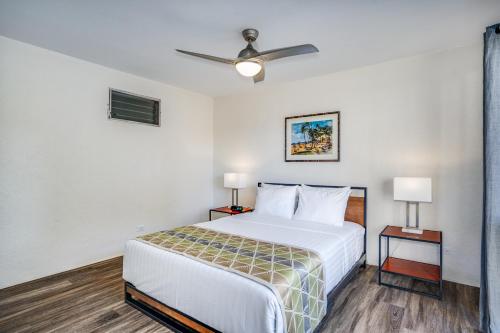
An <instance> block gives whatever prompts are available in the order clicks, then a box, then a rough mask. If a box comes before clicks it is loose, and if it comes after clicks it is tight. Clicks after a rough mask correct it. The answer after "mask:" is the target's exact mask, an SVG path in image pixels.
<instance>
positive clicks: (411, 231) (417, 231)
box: [401, 228, 424, 235]
mask: <svg viewBox="0 0 500 333" xmlns="http://www.w3.org/2000/svg"><path fill="white" fill-rule="evenodd" d="M401 231H402V232H406V233H409V234H419V235H421V234H423V233H424V231H423V230H422V229H417V228H403V230H401Z"/></svg>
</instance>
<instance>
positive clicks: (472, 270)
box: [214, 45, 482, 286]
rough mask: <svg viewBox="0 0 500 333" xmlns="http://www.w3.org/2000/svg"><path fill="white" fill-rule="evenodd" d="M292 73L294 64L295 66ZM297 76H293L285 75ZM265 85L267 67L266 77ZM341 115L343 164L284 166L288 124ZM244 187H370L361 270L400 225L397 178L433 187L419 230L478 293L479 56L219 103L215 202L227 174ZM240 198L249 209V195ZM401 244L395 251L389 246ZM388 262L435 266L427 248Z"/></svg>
mask: <svg viewBox="0 0 500 333" xmlns="http://www.w3.org/2000/svg"><path fill="white" fill-rule="evenodd" d="M297 61H300V60H299V59H297ZM291 70H292V68H291ZM268 73H269V76H271V75H272V64H270V65H269V67H268ZM334 110H340V111H341V162H340V163H290V162H289V163H285V162H284V153H283V150H284V118H285V117H286V116H293V115H300V114H310V113H318V112H326V111H334ZM227 171H241V172H246V173H248V174H249V175H250V177H251V181H253V183H254V184H256V182H257V181H274V182H294V183H309V184H339V185H363V186H367V187H368V193H369V194H368V262H369V263H370V264H376V263H377V260H378V252H377V250H378V249H377V242H378V233H379V232H380V231H381V230H382V229H383V227H384V226H385V225H387V224H395V225H402V224H403V217H404V204H402V203H397V202H394V201H393V200H392V178H393V177H395V176H430V177H432V181H433V203H432V204H423V205H422V207H421V214H422V217H421V223H422V225H423V227H425V228H429V229H441V230H443V237H444V244H445V254H444V278H445V279H447V280H451V281H457V282H462V283H465V284H470V285H475V286H477V285H479V267H480V263H479V262H480V230H481V205H482V46H481V45H475V46H471V47H465V48H459V49H453V50H449V51H445V52H441V53H436V54H427V55H422V56H416V57H412V58H406V59H401V60H396V61H390V62H386V63H382V64H378V65H374V66H370V67H364V68H360V69H356V70H350V71H345V72H339V73H335V74H331V75H327V76H322V77H316V78H312V79H308V80H304V81H297V82H292V83H288V84H283V85H277V86H272V85H270V84H264V85H262V86H260V87H259V86H257V87H256V88H255V89H254V91H252V92H249V93H244V94H238V95H231V96H227V97H221V98H216V100H215V111H214V182H215V183H214V186H215V187H214V201H215V203H216V204H227V203H228V202H230V191H228V190H226V189H224V188H222V174H223V173H224V172H227ZM240 193H241V194H240V198H242V201H243V202H244V203H246V204H249V205H253V204H254V196H255V187H252V188H249V189H245V190H242V191H241V192H240ZM394 244H396V242H395V243H394ZM393 251H395V255H400V256H403V257H408V258H416V259H420V260H426V261H429V262H436V261H437V258H438V252H437V248H435V247H432V246H416V247H409V246H408V244H400V245H399V246H396V245H395V246H394V247H393Z"/></svg>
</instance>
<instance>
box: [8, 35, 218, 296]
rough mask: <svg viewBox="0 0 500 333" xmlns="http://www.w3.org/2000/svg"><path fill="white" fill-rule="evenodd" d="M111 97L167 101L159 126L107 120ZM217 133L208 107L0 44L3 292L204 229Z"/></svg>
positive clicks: (163, 89) (177, 92)
mask: <svg viewBox="0 0 500 333" xmlns="http://www.w3.org/2000/svg"><path fill="white" fill-rule="evenodd" d="M110 56H113V57H119V56H120V55H119V54H115V55H110ZM108 87H114V88H117V89H122V90H126V91H130V92H134V93H138V94H143V95H147V96H153V97H158V98H161V99H162V124H161V125H162V126H161V127H160V128H156V127H152V126H147V125H142V124H131V123H127V122H121V121H116V120H108V119H107V114H106V107H107V98H108ZM212 122H213V99H212V98H209V97H206V96H202V95H199V94H195V93H191V92H189V91H186V90H181V89H177V88H174V87H171V86H168V85H165V84H160V83H158V82H154V81H150V80H146V79H143V78H139V77H136V76H133V75H129V74H125V73H122V72H119V71H115V70H111V69H108V68H105V67H101V66H98V65H95V64H91V63H88V62H84V61H81V60H78V59H75V58H71V57H68V56H64V55H61V54H59V53H55V52H51V51H47V50H45V49H41V48H37V47H34V46H30V45H27V44H23V43H20V42H17V41H13V40H10V39H6V38H3V37H0V272H1V273H0V288H2V287H6V286H9V285H13V284H17V283H20V282H23V281H28V280H32V279H35V278H38V277H42V276H46V275H49V274H53V273H56V272H60V271H65V270H68V269H71V268H74V267H78V266H82V265H85V264H89V263H92V262H95V261H99V260H102V259H105V258H109V257H113V256H116V255H120V254H121V253H122V248H123V246H124V243H125V241H126V240H127V239H130V238H132V237H134V236H135V235H137V234H138V232H137V230H136V227H137V226H138V225H144V226H145V231H146V232H148V231H154V230H160V229H165V228H169V227H173V226H177V225H182V224H189V223H193V222H196V221H201V220H206V219H207V214H208V213H207V212H208V207H209V206H210V205H211V203H212V195H213V190H212V183H213V181H212V175H213V170H212V156H213V149H212V138H213V134H212Z"/></svg>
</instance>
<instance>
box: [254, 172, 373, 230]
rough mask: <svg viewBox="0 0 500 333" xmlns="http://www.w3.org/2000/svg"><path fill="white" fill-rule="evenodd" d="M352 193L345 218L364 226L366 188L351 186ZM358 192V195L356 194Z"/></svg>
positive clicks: (329, 186)
mask: <svg viewBox="0 0 500 333" xmlns="http://www.w3.org/2000/svg"><path fill="white" fill-rule="evenodd" d="M262 184H269V185H284V186H295V185H300V184H282V183H268V182H265V183H258V186H259V187H260V186H261V185H262ZM307 186H311V187H326V188H341V187H345V186H337V185H307ZM351 190H352V192H354V193H352V194H351V196H350V197H349V201H347V208H346V210H345V218H344V219H345V220H346V221H350V222H354V223H357V224H359V225H361V226H363V227H365V228H366V200H367V188H366V187H359V186H351ZM357 194H358V195H357Z"/></svg>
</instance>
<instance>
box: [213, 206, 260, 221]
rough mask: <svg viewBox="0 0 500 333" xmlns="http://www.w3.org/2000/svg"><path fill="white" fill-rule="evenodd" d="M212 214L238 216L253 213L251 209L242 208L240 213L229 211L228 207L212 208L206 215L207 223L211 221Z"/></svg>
mask: <svg viewBox="0 0 500 333" xmlns="http://www.w3.org/2000/svg"><path fill="white" fill-rule="evenodd" d="M212 212H216V213H223V214H229V215H238V214H244V213H250V212H253V208H250V207H243V210H242V211H241V212H240V211H239V210H231V208H229V207H219V208H212V209H210V211H209V213H208V218H209V221H212Z"/></svg>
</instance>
